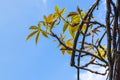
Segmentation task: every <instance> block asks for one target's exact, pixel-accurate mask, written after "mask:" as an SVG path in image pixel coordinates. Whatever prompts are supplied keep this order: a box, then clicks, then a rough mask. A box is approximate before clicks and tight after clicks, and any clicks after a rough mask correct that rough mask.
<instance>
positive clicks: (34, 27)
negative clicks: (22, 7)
mask: <svg viewBox="0 0 120 80" xmlns="http://www.w3.org/2000/svg"><path fill="white" fill-rule="evenodd" d="M29 29H31V30H35V29H38V27H37V26H30V28H29Z"/></svg>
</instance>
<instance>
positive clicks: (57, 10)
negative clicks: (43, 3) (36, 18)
mask: <svg viewBox="0 0 120 80" xmlns="http://www.w3.org/2000/svg"><path fill="white" fill-rule="evenodd" d="M55 11H56V12H57V13H59V7H58V5H56V6H55Z"/></svg>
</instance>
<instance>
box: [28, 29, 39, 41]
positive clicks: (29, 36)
mask: <svg viewBox="0 0 120 80" xmlns="http://www.w3.org/2000/svg"><path fill="white" fill-rule="evenodd" d="M37 32H38V31H34V32H32V33H30V34H29V35H28V36H27V38H26V40H28V39H30V38H31V37H32V36H33V35H35V34H36V33H37Z"/></svg>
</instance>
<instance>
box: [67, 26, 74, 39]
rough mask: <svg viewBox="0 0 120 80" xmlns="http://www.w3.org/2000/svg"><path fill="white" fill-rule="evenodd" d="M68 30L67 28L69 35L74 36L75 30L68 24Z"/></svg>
mask: <svg viewBox="0 0 120 80" xmlns="http://www.w3.org/2000/svg"><path fill="white" fill-rule="evenodd" d="M68 30H69V33H70V35H71V36H72V37H73V38H74V36H75V30H74V28H72V27H71V26H69V27H68Z"/></svg>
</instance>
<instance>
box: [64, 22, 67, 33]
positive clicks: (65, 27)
mask: <svg viewBox="0 0 120 80" xmlns="http://www.w3.org/2000/svg"><path fill="white" fill-rule="evenodd" d="M67 27H68V23H66V22H65V23H64V26H63V33H64V32H65V31H66V29H67Z"/></svg>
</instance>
